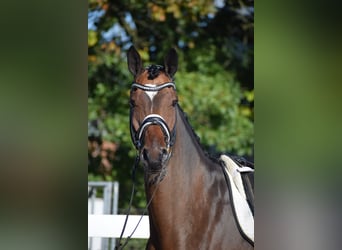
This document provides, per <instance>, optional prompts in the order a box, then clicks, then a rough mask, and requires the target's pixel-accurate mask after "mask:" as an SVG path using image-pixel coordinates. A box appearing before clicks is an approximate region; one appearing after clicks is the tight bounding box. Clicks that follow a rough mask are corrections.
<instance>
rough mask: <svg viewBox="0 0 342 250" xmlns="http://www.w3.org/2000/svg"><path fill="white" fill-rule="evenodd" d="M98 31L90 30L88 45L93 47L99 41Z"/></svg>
mask: <svg viewBox="0 0 342 250" xmlns="http://www.w3.org/2000/svg"><path fill="white" fill-rule="evenodd" d="M97 41H98V40H97V32H96V31H94V30H88V47H92V46H94V45H95V44H96V43H97Z"/></svg>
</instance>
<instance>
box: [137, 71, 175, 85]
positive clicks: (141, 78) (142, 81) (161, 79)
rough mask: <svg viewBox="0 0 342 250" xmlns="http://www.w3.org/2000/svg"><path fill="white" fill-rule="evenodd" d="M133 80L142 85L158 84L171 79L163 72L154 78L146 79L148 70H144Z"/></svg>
mask: <svg viewBox="0 0 342 250" xmlns="http://www.w3.org/2000/svg"><path fill="white" fill-rule="evenodd" d="M135 81H136V82H137V83H140V84H142V85H146V84H151V85H156V86H158V85H160V84H163V83H165V82H170V81H171V79H170V78H169V77H168V76H167V75H166V74H165V73H164V72H162V71H161V72H160V73H159V75H158V76H157V77H156V78H154V79H148V71H147V70H144V72H143V73H142V74H140V75H139V76H138V77H137V78H136V79H135Z"/></svg>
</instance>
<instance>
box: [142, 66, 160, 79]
mask: <svg viewBox="0 0 342 250" xmlns="http://www.w3.org/2000/svg"><path fill="white" fill-rule="evenodd" d="M146 70H147V74H148V76H147V79H149V80H153V79H155V78H156V77H157V76H159V74H160V72H164V66H162V65H154V64H153V65H150V66H148V67H146Z"/></svg>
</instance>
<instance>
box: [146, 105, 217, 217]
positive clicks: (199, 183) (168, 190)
mask: <svg viewBox="0 0 342 250" xmlns="http://www.w3.org/2000/svg"><path fill="white" fill-rule="evenodd" d="M176 113H177V123H176V141H175V144H174V146H173V148H172V150H173V151H172V156H171V158H170V160H169V163H168V165H167V166H166V176H165V177H164V179H163V180H162V181H161V182H160V183H158V184H156V185H153V186H147V185H146V194H147V198H148V200H150V199H151V197H152V196H153V195H154V197H153V199H152V203H151V205H150V207H149V213H150V217H152V219H154V220H155V219H156V218H169V219H170V220H172V215H171V214H170V213H176V210H177V212H178V211H179V210H181V207H182V206H184V205H185V204H189V203H190V202H191V201H193V200H194V196H196V195H203V194H204V193H205V190H204V189H205V186H206V185H205V183H207V182H212V181H213V178H216V177H217V176H218V174H216V175H215V174H212V173H210V174H209V173H208V172H212V171H214V172H217V173H220V174H222V172H220V171H222V170H221V169H220V167H219V166H218V165H217V164H216V163H214V162H213V161H212V160H211V159H209V158H208V157H207V156H206V154H205V153H204V152H203V150H202V147H201V145H200V144H199V142H198V140H197V138H196V136H195V134H194V132H193V131H192V128H191V126H190V125H189V123H188V121H187V119H186V118H185V115H184V113H183V112H182V111H181V110H180V108H179V107H178V106H177V112H176ZM213 176H214V177H213ZM211 178H212V179H211ZM222 178H223V177H222ZM172 209H174V211H172ZM184 211H186V210H184ZM163 223H165V222H163Z"/></svg>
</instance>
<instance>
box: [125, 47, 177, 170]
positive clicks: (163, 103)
mask: <svg viewBox="0 0 342 250" xmlns="http://www.w3.org/2000/svg"><path fill="white" fill-rule="evenodd" d="M127 61H128V68H129V71H130V72H131V73H132V74H133V76H134V81H133V83H132V86H131V93H130V106H131V110H130V112H131V114H130V129H131V137H132V141H133V143H134V145H135V147H136V148H137V150H138V151H139V154H140V156H141V159H142V160H143V163H144V165H145V166H146V167H147V168H148V170H149V171H152V172H153V171H160V170H161V169H162V168H163V167H164V166H165V165H166V164H167V162H168V160H169V158H170V156H171V152H172V146H173V144H174V142H175V136H176V112H177V111H176V105H177V93H176V86H175V84H174V82H173V76H174V74H175V73H176V71H177V65H178V57H177V52H176V50H175V49H171V50H170V51H169V53H168V54H167V56H166V57H165V60H164V65H163V66H161V65H150V66H148V67H146V68H143V66H142V60H141V57H140V55H139V53H138V52H137V50H136V49H135V48H134V47H133V46H132V47H131V48H130V49H129V51H128V54H127Z"/></svg>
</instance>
